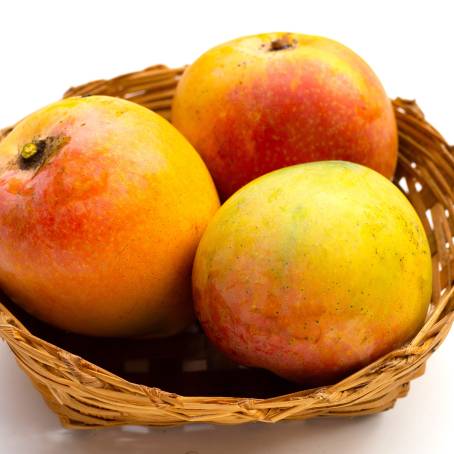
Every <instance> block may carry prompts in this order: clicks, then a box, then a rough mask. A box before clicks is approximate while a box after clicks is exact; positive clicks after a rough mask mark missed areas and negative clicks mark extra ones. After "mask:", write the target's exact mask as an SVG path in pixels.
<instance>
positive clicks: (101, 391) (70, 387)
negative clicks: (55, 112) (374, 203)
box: [0, 65, 454, 428]
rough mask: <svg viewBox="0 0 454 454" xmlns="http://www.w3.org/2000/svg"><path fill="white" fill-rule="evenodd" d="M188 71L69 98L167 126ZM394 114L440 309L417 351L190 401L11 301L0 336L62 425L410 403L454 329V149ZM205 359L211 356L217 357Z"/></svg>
mask: <svg viewBox="0 0 454 454" xmlns="http://www.w3.org/2000/svg"><path fill="white" fill-rule="evenodd" d="M183 70H184V68H178V69H169V68H167V67H165V66H162V65H160V66H153V67H150V68H147V69H145V70H143V71H139V72H135V73H130V74H126V75H123V76H120V77H116V78H114V79H111V80H100V81H95V82H91V83H88V84H85V85H82V86H79V87H75V88H71V89H70V90H68V91H67V92H66V93H65V97H68V96H78V95H89V94H103V95H110V96H118V97H121V98H125V99H128V100H131V101H134V102H137V103H139V104H142V105H144V106H146V107H148V108H150V109H152V110H154V111H156V112H158V113H159V114H161V115H162V116H164V117H165V118H167V119H168V118H169V115H170V106H171V101H172V97H173V94H174V90H175V87H176V84H177V83H178V79H179V77H180V76H181V74H182V72H183ZM393 105H394V110H395V114H396V117H397V121H398V125H399V163H398V167H397V172H396V177H395V183H396V184H397V185H399V186H400V187H401V189H402V190H403V191H404V192H405V194H406V195H407V197H408V198H409V200H410V201H411V203H412V205H413V206H414V207H415V209H416V211H417V212H418V214H419V216H420V218H421V220H422V221H423V224H424V228H425V230H426V233H427V235H428V238H429V243H430V247H431V251H432V258H433V294H432V304H431V306H430V311H429V313H428V316H427V319H426V322H425V324H424V326H423V327H422V329H421V330H420V332H419V333H418V334H417V335H416V336H415V337H414V338H413V339H412V340H411V342H409V343H408V344H406V345H405V346H403V347H402V348H399V349H397V350H395V351H393V352H391V353H389V354H388V355H386V356H384V357H382V358H380V359H379V360H377V361H376V362H374V363H373V364H371V365H369V366H367V367H365V368H363V369H361V370H360V371H358V372H356V373H355V374H353V375H350V376H349V377H347V378H345V379H343V380H342V381H340V382H338V383H337V384H335V385H332V386H326V387H322V388H316V389H310V390H303V391H297V392H293V393H291V394H285V395H278V396H277V397H271V398H256V396H254V395H251V397H216V396H205V397H203V396H202V397H198V396H185V395H181V394H176V393H171V392H167V391H165V390H163V389H160V388H157V387H147V386H145V385H140V384H135V383H133V382H131V381H127V380H125V379H123V378H121V377H120V376H118V375H115V374H114V373H112V372H109V371H107V370H105V369H103V368H101V367H99V366H97V365H95V364H93V363H92V362H89V361H87V360H85V359H83V358H82V357H81V356H78V355H75V354H73V353H70V352H69V351H66V350H64V349H63V348H61V347H58V346H57V345H54V344H52V343H50V342H47V341H45V340H43V339H41V338H40V337H38V336H36V335H34V334H32V333H31V332H30V331H29V330H28V329H27V328H26V327H25V326H24V325H23V324H22V323H21V321H19V319H18V318H17V317H16V316H15V315H13V313H12V311H11V306H10V305H9V303H8V302H7V300H6V299H5V300H4V301H3V302H4V303H5V304H2V303H0V336H1V337H2V338H3V339H4V340H5V341H6V342H7V343H8V345H9V347H10V348H11V350H12V351H13V353H14V355H15V356H16V359H17V362H18V364H19V366H20V367H21V368H22V369H23V370H24V371H25V372H26V374H27V375H28V376H29V377H30V379H31V380H32V382H33V384H34V385H35V386H36V388H37V389H38V390H39V391H40V392H41V393H42V395H43V397H44V398H45V400H46V402H47V403H48V405H49V406H50V408H51V409H52V410H53V411H55V413H57V415H58V416H59V417H60V419H61V422H62V424H63V425H64V426H66V427H72V428H94V427H105V426H112V425H121V424H141V425H176V424H184V423H187V422H212V423H223V424H238V423H245V422H250V421H263V422H277V421H280V420H283V419H308V418H313V417H317V416H355V415H364V414H370V413H376V412H380V411H383V410H386V409H389V408H391V407H392V406H393V405H394V402H395V401H396V399H397V398H399V397H403V396H405V395H406V394H407V392H408V389H409V382H410V381H411V380H412V379H413V378H416V377H418V376H420V375H422V374H423V372H424V368H425V364H426V361H427V359H428V358H429V356H430V355H431V354H432V353H433V352H434V351H435V350H436V348H437V347H438V346H439V345H440V343H441V342H442V341H443V339H444V338H445V336H446V335H447V333H448V331H449V329H450V326H451V324H452V322H453V320H454V303H453V292H454V291H453V289H452V281H453V277H454V274H453V273H454V271H453V258H454V254H453V247H454V243H453V233H452V232H453V231H454V205H453V201H454V196H453V187H454V154H453V151H454V150H453V148H452V147H450V146H449V145H448V144H447V143H446V142H445V140H444V139H443V137H442V136H441V135H440V134H439V133H438V132H437V131H436V130H435V129H434V128H433V127H432V126H431V125H430V124H428V123H427V122H426V120H425V119H424V115H423V113H422V112H421V110H420V109H419V108H418V106H417V105H416V104H415V102H413V101H406V100H402V99H396V100H394V101H393ZM9 131H10V128H8V129H4V130H2V131H0V140H1V138H2V137H3V136H5V135H6V134H7V133H8V132H9ZM27 326H28V325H27ZM32 331H33V330H32ZM200 336H201V335H200ZM202 350H203V349H202ZM200 354H201V355H202V356H203V355H209V352H206V351H202V353H200V352H199V355H200Z"/></svg>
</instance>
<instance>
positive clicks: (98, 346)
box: [0, 293, 309, 398]
mask: <svg viewBox="0 0 454 454" xmlns="http://www.w3.org/2000/svg"><path fill="white" fill-rule="evenodd" d="M0 297H1V300H2V302H3V303H4V305H5V306H6V307H7V309H8V310H9V311H10V312H11V313H12V314H13V315H14V316H15V317H16V318H17V319H19V320H20V321H21V323H22V324H23V325H24V326H25V327H26V328H27V329H28V330H29V331H30V332H31V333H32V334H33V335H35V336H37V337H39V338H40V339H42V340H45V341H47V342H49V343H51V344H53V345H56V346H57V347H59V348H61V349H63V350H66V351H67V352H70V353H73V354H75V355H77V356H80V357H81V358H83V359H84V360H87V361H90V362H91V363H93V364H95V365H96V366H99V367H101V368H103V369H106V370H108V371H109V372H111V373H113V374H115V375H118V376H120V377H122V378H124V379H125V380H127V381H130V382H132V383H136V384H140V385H146V386H149V387H157V388H160V389H162V390H164V391H167V392H171V393H177V394H180V395H184V396H225V397H248V398H270V397H276V396H280V395H283V394H288V393H292V392H296V391H301V390H302V388H305V387H304V386H301V385H298V384H295V383H291V382H288V381H287V380H284V379H282V378H280V377H278V376H276V375H274V374H273V373H271V372H268V371H266V370H263V369H258V368H250V367H244V366H240V365H238V364H236V363H233V362H232V361H230V360H229V359H227V358H226V357H225V356H224V355H222V353H220V352H219V351H218V350H217V349H216V348H215V347H214V346H213V345H212V344H211V343H210V342H209V340H208V339H207V337H206V336H205V335H204V334H203V332H202V331H201V328H200V326H199V325H198V324H194V325H192V326H191V327H189V328H188V329H187V330H186V331H184V332H183V333H181V334H178V335H176V336H172V337H167V338H158V339H156V338H155V339H122V338H98V337H90V336H83V335H78V334H73V333H69V332H65V331H62V330H59V329H56V328H54V327H52V326H50V325H48V324H46V323H44V322H41V321H40V320H38V319H36V318H34V317H32V316H31V315H29V314H28V313H27V312H25V311H24V310H23V309H21V308H20V307H18V306H17V305H16V304H14V303H13V302H12V301H11V300H9V299H8V297H7V296H6V295H4V294H2V293H0ZM307 387H309V384H308V386H307Z"/></svg>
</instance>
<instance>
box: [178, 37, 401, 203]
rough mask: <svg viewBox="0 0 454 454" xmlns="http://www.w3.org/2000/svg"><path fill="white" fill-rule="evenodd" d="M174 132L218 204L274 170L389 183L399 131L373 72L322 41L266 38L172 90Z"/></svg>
mask: <svg viewBox="0 0 454 454" xmlns="http://www.w3.org/2000/svg"><path fill="white" fill-rule="evenodd" d="M172 123H173V124H174V125H175V126H176V127H177V128H178V129H179V130H180V131H181V132H182V133H183V134H184V135H185V136H186V137H187V139H189V141H190V142H191V143H192V145H194V147H195V148H196V150H197V151H198V152H199V153H200V154H201V156H202V158H203V159H204V161H205V163H206V164H207V166H208V168H209V170H210V172H211V174H212V176H213V179H214V181H215V184H216V186H217V188H218V190H219V193H220V196H221V198H222V199H224V200H225V199H226V198H227V197H228V196H230V195H231V194H233V193H234V192H235V191H236V190H237V189H239V188H240V187H241V186H243V185H244V184H246V183H248V182H249V181H251V180H253V179H254V178H256V177H258V176H260V175H263V174H265V173H267V172H270V171H272V170H275V169H278V168H281V167H286V166H289V165H293V164H298V163H303V162H310V161H321V160H330V159H331V160H332V159H335V160H345V161H353V162H357V163H360V164H363V165H366V166H369V167H371V168H373V169H375V170H377V171H378V172H380V173H382V174H383V175H385V176H386V177H388V178H390V177H392V175H393V173H394V169H395V166H396V160H397V128H396V121H395V117H394V113H393V110H392V105H391V102H390V100H389V99H388V98H387V96H386V93H385V91H384V89H383V87H382V85H381V83H380V81H379V80H378V78H377V76H376V75H375V74H374V73H373V71H372V70H371V69H370V67H369V66H368V65H367V64H366V63H365V62H364V61H363V60H362V59H361V58H360V57H359V56H358V55H356V54H355V53H354V52H352V51H351V50H350V49H348V48H347V47H345V46H343V45H341V44H339V43H337V42H335V41H332V40H329V39H326V38H322V37H318V36H309V35H301V34H296V33H268V34H261V35H256V36H248V37H244V38H239V39H236V40H234V41H230V42H228V43H225V44H222V45H220V46H218V47H215V48H213V49H211V50H210V51H208V52H206V53H205V54H204V55H202V56H201V57H200V58H199V59H198V60H197V61H196V62H195V63H193V64H192V65H191V66H190V67H189V68H188V69H187V70H186V71H185V73H184V75H183V77H182V79H181V81H180V82H179V84H178V87H177V91H176V95H175V98H174V103H173V107H172Z"/></svg>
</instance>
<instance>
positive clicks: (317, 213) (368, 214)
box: [193, 161, 432, 385]
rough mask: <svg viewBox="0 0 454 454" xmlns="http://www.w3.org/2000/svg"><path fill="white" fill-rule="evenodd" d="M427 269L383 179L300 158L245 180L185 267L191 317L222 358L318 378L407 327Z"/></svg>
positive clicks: (415, 229) (415, 315)
mask: <svg viewBox="0 0 454 454" xmlns="http://www.w3.org/2000/svg"><path fill="white" fill-rule="evenodd" d="M431 267H432V265H431V254H430V250H429V245H428V241H427V238H426V235H425V232H424V230H423V227H422V224H421V222H420V220H419V218H418V216H417V214H416V212H415V211H414V209H413V207H412V206H411V205H410V203H409V202H408V200H407V199H406V198H405V196H404V195H403V194H402V193H401V192H400V191H399V189H398V188H397V187H395V186H394V185H393V184H392V183H391V182H389V181H388V180H387V179H386V178H385V177H383V176H381V175H380V174H378V173H377V172H375V171H373V170H371V169H368V168H366V167H363V166H361V165H358V164H352V163H347V162H343V161H325V162H316V163H309V164H301V165H296V166H292V167H287V168H284V169H280V170H277V171H274V172H272V173H270V174H267V175H265V176H262V177H260V178H258V179H256V180H254V181H253V182H251V183H249V184H248V185H246V186H245V187H243V188H242V189H241V190H239V191H238V192H237V193H235V194H234V195H233V196H232V197H231V198H230V199H229V200H228V201H227V202H226V203H225V204H224V205H223V206H222V207H221V209H220V210H219V211H218V213H217V214H216V215H215V216H214V218H213V219H212V221H211V222H210V224H209V226H208V228H207V230H206V231H205V234H204V235H203V237H202V240H201V242H200V244H199V247H198V250H197V254H196V258H195V263H194V268H193V292H194V298H195V304H196V314H197V316H198V318H199V320H200V322H201V324H202V326H203V328H204V330H205V332H206V334H207V335H208V336H209V338H210V339H211V340H212V341H213V342H214V343H215V344H216V345H217V346H218V347H219V348H220V349H221V350H222V351H223V352H224V353H226V354H227V355H228V356H230V357H231V358H232V359H233V360H235V361H237V362H239V363H241V364H244V365H249V366H256V367H262V368H266V369H269V370H271V371H273V372H275V373H276V374H278V375H280V376H282V377H285V378H287V379H289V380H292V381H296V382H301V383H307V384H311V385H314V384H315V385H321V384H325V383H329V382H332V381H333V380H335V379H337V378H339V377H341V376H343V375H344V374H346V373H348V372H351V371H353V370H355V369H358V368H360V367H361V366H364V365H366V364H368V363H370V362H372V361H373V360H375V359H377V358H378V357H380V356H381V355H383V354H385V353H387V352H389V351H390V350H392V349H393V348H395V347H397V346H399V345H401V344H402V343H403V342H405V341H406V340H408V339H410V338H411V337H412V336H413V335H414V334H415V332H416V331H417V330H418V329H419V328H420V327H421V325H422V323H423V321H424V318H425V315H426V313H427V310H428V305H429V302H430V296H431V288H432V270H431Z"/></svg>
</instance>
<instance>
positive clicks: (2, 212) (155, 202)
mask: <svg viewBox="0 0 454 454" xmlns="http://www.w3.org/2000/svg"><path fill="white" fill-rule="evenodd" d="M218 206H219V201H218V197H217V193H216V190H215V187H214V184H213V181H212V179H211V177H210V175H209V173H208V170H207V168H206V166H205V165H204V163H203V161H202V160H201V159H200V156H199V155H198V154H197V153H196V152H195V150H194V149H193V148H192V146H191V145H190V144H189V143H188V142H187V140H186V139H185V138H184V137H183V136H182V135H181V134H180V133H179V132H178V131H177V130H176V129H175V128H174V127H173V126H171V125H170V124H169V123H168V122H167V121H166V120H164V119H163V118H161V117H160V116H158V115H157V114H155V113H153V112H151V111H149V110H148V109H145V108H144V107H141V106H139V105H137V104H134V103H131V102H128V101H124V100H120V99H116V98H110V97H105V96H92V97H87V98H70V99H66V100H63V101H59V102H57V103H55V104H52V105H50V106H48V107H45V108H44V109H42V110H40V111H38V112H36V113H34V114H32V115H30V116H29V117H27V118H26V119H25V120H23V121H22V122H21V123H19V124H18V125H17V126H16V127H15V129H14V130H13V131H12V132H11V133H10V134H9V135H8V136H7V137H6V138H5V139H4V140H3V141H1V142H0V286H1V288H3V289H4V290H5V291H6V293H8V295H9V296H10V297H11V298H12V299H13V300H14V301H16V302H17V303H18V304H20V305H21V306H23V307H24V308H25V309H26V310H27V311H28V312H30V313H31V314H33V315H35V316H36V317H38V318H40V319H42V320H44V321H47V322H49V323H51V324H53V325H55V326H57V327H60V328H63V329H66V330H70V331H74V332H78V333H82V334H90V335H96V336H132V335H142V334H152V335H167V334H173V333H175V332H177V331H179V330H181V329H182V328H184V327H185V326H186V325H187V324H188V323H189V322H190V321H191V320H192V307H191V297H190V295H191V280H190V276H191V267H192V261H193V258H194V254H195V250H196V247H197V244H198V242H199V239H200V237H201V235H202V233H203V231H204V229H205V227H206V225H207V223H208V221H209V220H210V218H211V217H212V216H213V214H214V213H215V211H216V210H217V209H218Z"/></svg>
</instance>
